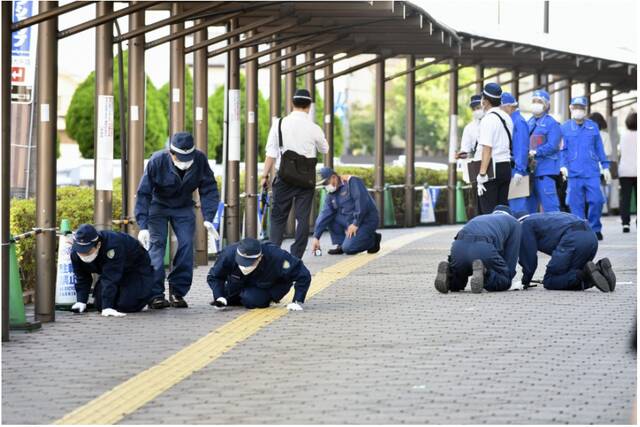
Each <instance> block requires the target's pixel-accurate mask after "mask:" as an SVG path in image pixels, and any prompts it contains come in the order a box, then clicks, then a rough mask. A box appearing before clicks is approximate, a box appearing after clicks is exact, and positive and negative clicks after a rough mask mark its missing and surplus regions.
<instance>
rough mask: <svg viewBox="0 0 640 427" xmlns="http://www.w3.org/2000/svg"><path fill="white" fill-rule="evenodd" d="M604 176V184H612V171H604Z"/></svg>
mask: <svg viewBox="0 0 640 427" xmlns="http://www.w3.org/2000/svg"><path fill="white" fill-rule="evenodd" d="M602 176H604V182H605V183H606V184H611V171H610V170H609V169H608V168H607V169H603V170H602Z"/></svg>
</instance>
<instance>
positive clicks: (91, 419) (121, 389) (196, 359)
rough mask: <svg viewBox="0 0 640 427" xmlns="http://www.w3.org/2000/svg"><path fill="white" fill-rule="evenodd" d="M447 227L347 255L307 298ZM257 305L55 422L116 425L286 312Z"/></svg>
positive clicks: (319, 278)
mask: <svg viewBox="0 0 640 427" xmlns="http://www.w3.org/2000/svg"><path fill="white" fill-rule="evenodd" d="M445 230H446V229H443V228H440V229H438V230H431V231H419V232H416V233H411V234H406V235H403V236H400V237H397V238H395V239H392V240H389V241H387V242H384V244H383V248H382V250H381V251H380V252H379V253H377V254H375V255H370V254H359V255H355V256H351V257H348V258H347V259H345V260H344V261H341V262H338V263H337V264H334V265H332V266H330V267H328V268H325V269H323V270H321V271H320V272H318V273H316V274H315V275H314V276H313V280H312V284H311V288H310V289H309V292H308V294H307V299H308V298H311V297H313V296H314V295H315V294H317V293H318V292H321V291H322V290H324V289H326V288H327V287H328V286H330V285H331V284H332V283H334V282H336V281H337V280H340V279H342V278H344V277H346V276H347V275H349V274H350V273H352V272H353V271H355V270H357V269H358V268H360V267H363V266H364V265H366V264H368V263H370V262H371V261H374V260H376V259H378V258H380V257H382V256H384V255H386V254H388V253H389V252H393V251H395V250H397V249H399V248H401V247H403V246H405V245H407V244H410V243H412V242H414V241H416V240H418V239H422V238H425V237H428V236H429V235H431V234H434V233H437V232H443V231H445ZM290 301H291V293H290V294H289V295H287V296H286V297H285V298H284V300H283V301H282V304H280V305H278V306H274V307H270V308H267V309H262V310H250V311H248V312H247V313H246V314H243V315H241V316H239V317H237V318H236V319H234V320H232V321H230V322H228V323H226V324H225V325H223V326H221V327H219V328H218V329H216V330H214V331H212V332H210V333H209V334H207V335H205V336H204V337H202V338H200V339H199V340H198V341H196V342H194V343H193V344H190V345H189V346H187V347H185V348H183V349H182V350H180V351H179V352H177V353H175V354H174V355H172V356H170V357H169V358H167V359H165V360H164V361H162V362H160V363H159V364H157V365H155V366H153V367H151V368H149V369H147V370H145V371H143V372H141V373H139V374H138V375H136V376H134V377H132V378H130V379H129V380H127V381H125V382H123V383H122V384H120V385H118V386H116V387H114V388H113V389H111V390H109V391H108V392H106V393H104V394H102V395H101V396H98V397H97V398H95V399H94V400H92V401H90V402H88V403H87V404H85V405H83V406H81V407H79V408H77V409H76V410H74V411H72V412H70V413H69V414H67V415H65V416H64V417H62V418H61V419H59V420H57V421H56V422H55V424H115V423H117V422H118V421H120V420H121V419H123V418H124V417H125V416H127V415H128V414H131V413H132V412H134V411H136V410H137V409H138V408H140V407H142V406H143V405H145V404H146V403H148V402H150V401H151V400H153V399H154V398H156V397H157V396H159V395H160V394H162V393H163V392H165V391H166V390H168V389H170V388H171V387H173V386H174V385H176V384H178V383H179V382H180V381H182V380H184V379H185V378H187V377H189V376H190V375H192V374H194V373H195V372H197V371H199V370H200V369H202V368H204V367H205V366H207V365H208V364H210V363H211V362H213V361H214V360H216V359H217V358H219V357H220V356H222V355H223V354H224V353H226V352H228V351H229V350H231V349H233V347H234V346H235V345H236V344H238V343H240V342H242V341H244V340H246V339H247V338H249V337H251V336H252V335H254V334H255V333H256V332H258V331H260V330H261V329H262V328H263V327H264V326H266V325H268V324H270V323H271V322H273V321H274V320H277V319H279V318H280V317H282V316H284V315H285V314H287V309H286V304H287V303H288V302H290Z"/></svg>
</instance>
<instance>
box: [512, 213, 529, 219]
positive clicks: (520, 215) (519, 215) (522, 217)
mask: <svg viewBox="0 0 640 427" xmlns="http://www.w3.org/2000/svg"><path fill="white" fill-rule="evenodd" d="M513 216H514V217H515V219H517V220H518V221H522V220H523V219H524V218H525V217H527V216H529V212H527V211H518V212H516V213H514V214H513Z"/></svg>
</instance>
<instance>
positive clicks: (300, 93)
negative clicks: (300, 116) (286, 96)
mask: <svg viewBox="0 0 640 427" xmlns="http://www.w3.org/2000/svg"><path fill="white" fill-rule="evenodd" d="M293 99H306V100H307V101H313V99H311V94H310V93H309V91H308V90H306V89H298V90H296V93H295V94H294V95H293Z"/></svg>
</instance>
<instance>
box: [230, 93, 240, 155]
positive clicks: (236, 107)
mask: <svg viewBox="0 0 640 427" xmlns="http://www.w3.org/2000/svg"><path fill="white" fill-rule="evenodd" d="M228 160H229V161H230V162H239V161H240V90H239V89H230V90H229V155H228Z"/></svg>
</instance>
